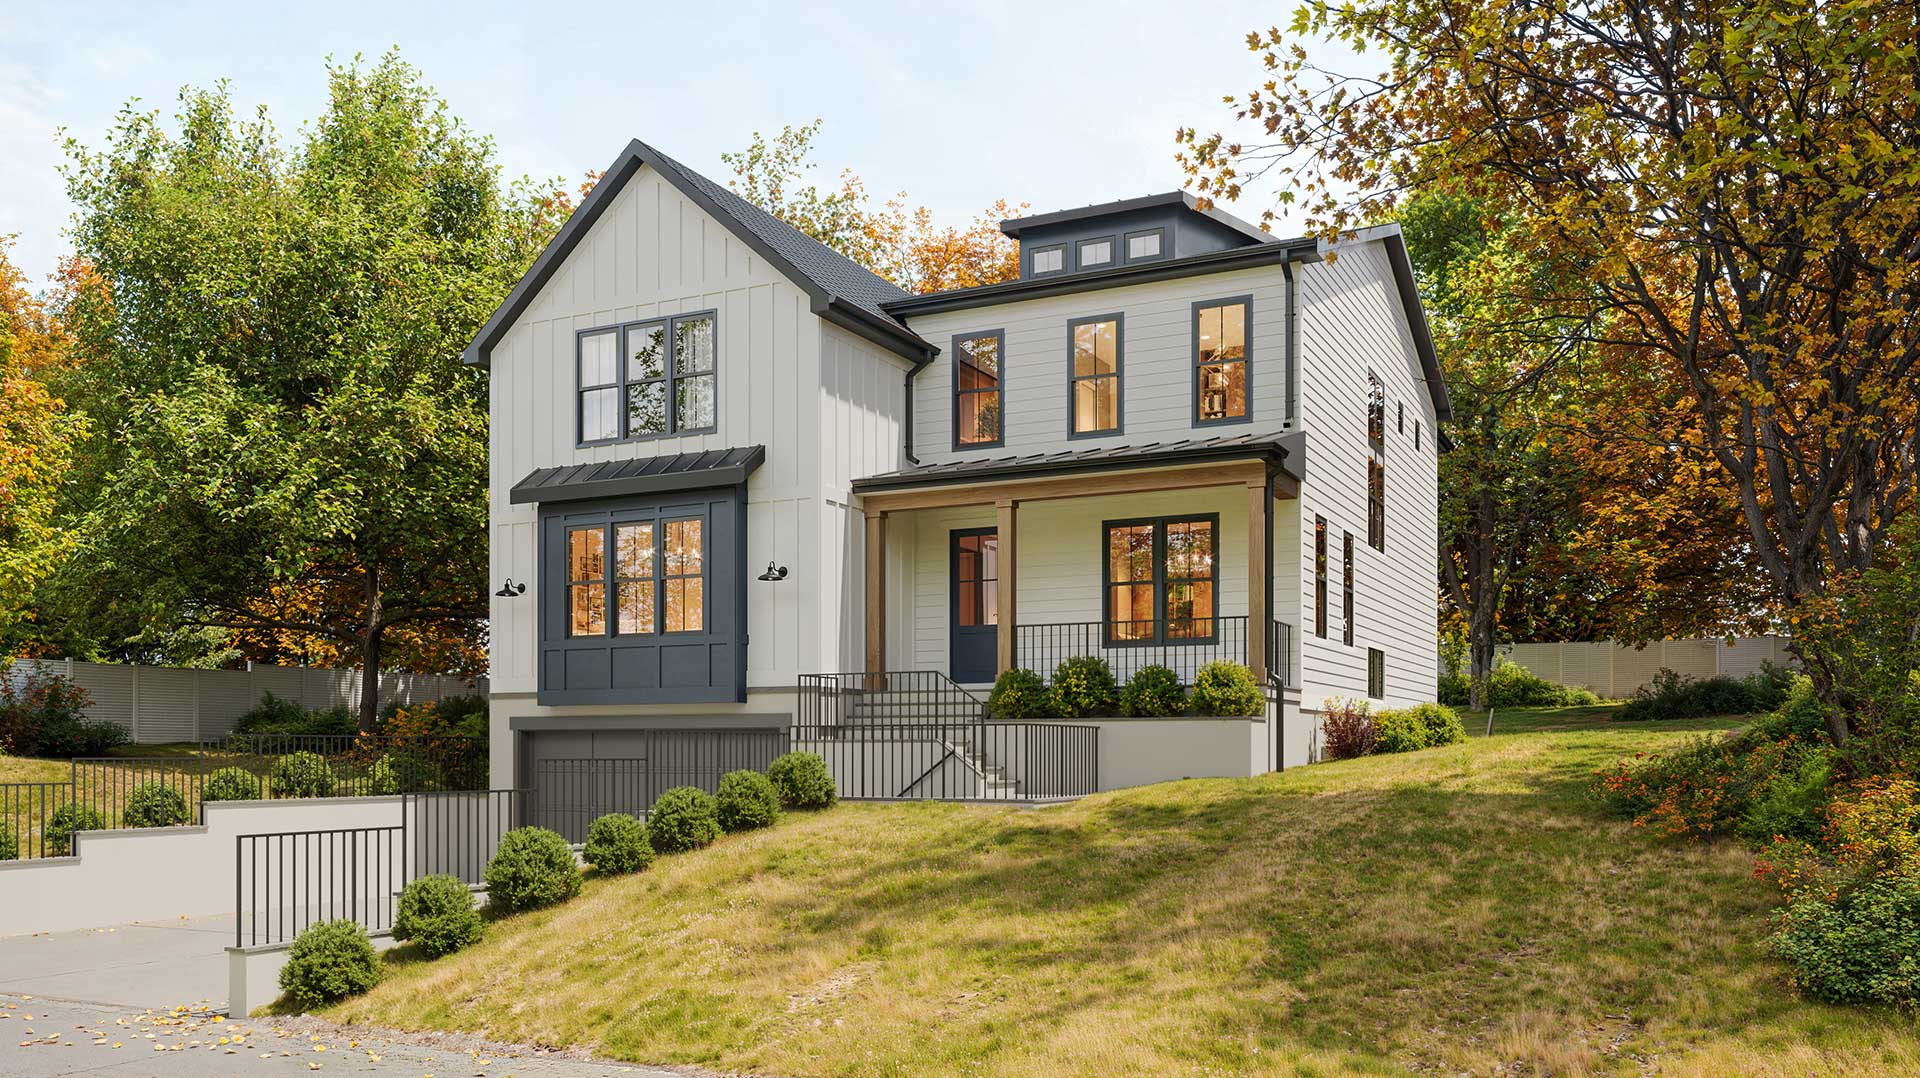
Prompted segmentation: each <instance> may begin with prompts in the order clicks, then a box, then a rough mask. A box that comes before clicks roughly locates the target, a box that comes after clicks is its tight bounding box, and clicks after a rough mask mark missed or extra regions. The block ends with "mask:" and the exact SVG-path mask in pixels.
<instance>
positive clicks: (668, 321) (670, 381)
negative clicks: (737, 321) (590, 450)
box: [573, 307, 720, 448]
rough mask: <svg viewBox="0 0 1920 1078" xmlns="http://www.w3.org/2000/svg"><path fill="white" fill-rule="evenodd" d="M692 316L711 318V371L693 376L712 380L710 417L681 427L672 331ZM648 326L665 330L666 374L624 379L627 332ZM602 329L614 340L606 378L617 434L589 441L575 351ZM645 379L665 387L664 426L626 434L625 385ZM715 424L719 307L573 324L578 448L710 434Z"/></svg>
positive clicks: (579, 361)
mask: <svg viewBox="0 0 1920 1078" xmlns="http://www.w3.org/2000/svg"><path fill="white" fill-rule="evenodd" d="M696 318H706V319H710V320H711V321H712V322H713V370H712V371H711V372H703V373H702V374H700V375H699V377H702V378H711V379H712V380H713V422H712V423H709V424H707V425H706V426H704V427H682V426H680V425H679V421H680V415H679V408H678V401H677V399H676V396H675V393H674V390H675V383H676V382H678V381H680V380H681V378H680V374H679V370H678V357H677V356H676V355H675V354H674V350H673V344H674V331H675V330H676V329H678V328H679V325H680V323H682V322H690V321H692V320H694V319H696ZM648 326H665V327H666V331H667V354H666V357H665V360H666V374H665V376H664V377H663V378H657V379H656V378H633V379H629V378H628V377H627V337H628V335H629V334H631V333H633V332H634V331H636V330H639V329H642V328H645V327H648ZM602 333H611V334H613V335H614V342H613V344H614V377H615V379H616V380H615V381H614V382H613V383H611V386H610V388H613V389H615V390H617V392H616V393H615V400H616V402H617V405H618V408H619V416H620V424H619V425H620V434H619V435H618V436H617V437H613V438H595V439H592V440H589V439H588V438H587V437H586V433H587V428H586V418H587V417H586V392H587V388H586V386H584V385H582V384H581V374H582V362H583V361H584V359H585V357H584V356H583V355H582V352H581V346H582V343H583V342H584V341H585V340H586V339H587V338H588V337H592V336H597V335H599V334H602ZM649 383H660V384H664V385H665V386H666V394H667V403H666V408H667V429H666V430H664V431H660V432H657V433H652V434H628V433H627V387H628V386H635V385H646V384H649ZM719 429H720V309H719V308H717V307H709V308H706V309H705V310H698V311H682V312H680V313H679V314H671V315H661V316H659V317H657V318H637V319H634V320H633V321H630V322H614V323H610V324H608V325H604V326H594V327H591V328H589V329H578V330H575V331H574V333H573V441H574V445H575V446H578V447H582V448H584V447H586V446H590V445H617V444H619V443H622V442H651V441H657V440H658V439H661V438H679V437H683V436H685V435H689V434H712V433H714V432H715V431H717V430H719Z"/></svg>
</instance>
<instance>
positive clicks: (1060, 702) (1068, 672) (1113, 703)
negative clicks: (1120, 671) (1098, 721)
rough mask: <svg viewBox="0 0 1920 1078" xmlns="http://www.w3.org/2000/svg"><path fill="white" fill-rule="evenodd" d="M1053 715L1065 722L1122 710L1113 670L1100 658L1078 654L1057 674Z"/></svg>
mask: <svg viewBox="0 0 1920 1078" xmlns="http://www.w3.org/2000/svg"><path fill="white" fill-rule="evenodd" d="M1050 696H1051V697H1052V701H1053V713H1054V714H1055V715H1057V716H1059V717H1060V718H1063V719H1080V718H1085V717H1087V716H1089V715H1111V714H1113V713H1114V712H1115V711H1117V710H1118V709H1119V707H1120V687H1119V685H1117V684H1116V683H1115V682H1114V680H1113V668H1112V667H1109V666H1108V665H1107V660H1105V659H1102V658H1100V657H1099V656H1097V655H1076V656H1074V657H1073V658H1071V659H1067V660H1065V661H1063V662H1062V663H1061V664H1060V665H1059V666H1058V667H1056V668H1054V671H1053V687H1052V690H1051V692H1050Z"/></svg>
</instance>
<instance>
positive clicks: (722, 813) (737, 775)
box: [714, 771, 780, 834]
mask: <svg viewBox="0 0 1920 1078" xmlns="http://www.w3.org/2000/svg"><path fill="white" fill-rule="evenodd" d="M714 800H715V801H716V802H718V806H717V807H718V815H719V819H720V829H721V830H723V831H725V832H727V833H728V834H734V833H737V832H740V831H752V830H753V829H755V828H758V827H770V826H772V825H773V822H774V821H775V820H777V819H779V818H780V794H779V793H778V792H776V791H775V790H774V788H773V783H772V781H770V780H769V779H768V778H767V777H766V776H765V775H762V774H761V773H760V772H758V771H729V772H727V773H726V774H724V775H722V776H720V792H719V793H718V794H716V795H714Z"/></svg>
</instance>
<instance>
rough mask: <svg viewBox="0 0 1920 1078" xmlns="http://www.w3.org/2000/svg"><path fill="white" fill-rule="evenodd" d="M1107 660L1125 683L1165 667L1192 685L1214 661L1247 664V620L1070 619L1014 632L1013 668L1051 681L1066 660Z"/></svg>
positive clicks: (1119, 679)
mask: <svg viewBox="0 0 1920 1078" xmlns="http://www.w3.org/2000/svg"><path fill="white" fill-rule="evenodd" d="M1089 655H1090V656H1097V657H1099V658H1102V659H1105V660H1106V661H1107V666H1108V667H1109V668H1111V669H1112V670H1113V676H1114V679H1115V680H1117V681H1119V682H1121V683H1122V684H1125V683H1126V681H1127V680H1128V679H1129V678H1131V677H1132V676H1133V675H1134V674H1136V673H1138V672H1139V671H1140V670H1141V669H1142V668H1143V667H1148V666H1164V667H1167V668H1168V669H1170V670H1172V671H1173V672H1174V674H1175V675H1177V676H1178V677H1179V678H1180V680H1181V682H1183V683H1186V684H1192V682H1193V677H1194V675H1195V674H1197V673H1199V672H1200V668H1201V667H1203V666H1205V665H1207V664H1208V663H1210V662H1221V661H1227V662H1236V663H1245V662H1246V661H1247V619H1246V617H1245V616H1244V615H1242V616H1235V617H1216V618H1196V619H1192V620H1189V621H1173V622H1154V621H1120V622H1112V621H1065V622H1050V623H1038V624H1020V625H1016V626H1014V631H1013V656H1014V657H1013V664H1014V665H1015V666H1023V667H1026V668H1027V669H1029V670H1032V671H1033V672H1034V673H1036V674H1039V675H1040V676H1041V677H1043V678H1045V679H1047V680H1049V681H1051V680H1052V679H1053V672H1054V670H1055V669H1056V668H1058V667H1059V665H1060V664H1061V663H1062V662H1065V661H1066V660H1068V659H1075V658H1080V657H1082V656H1089Z"/></svg>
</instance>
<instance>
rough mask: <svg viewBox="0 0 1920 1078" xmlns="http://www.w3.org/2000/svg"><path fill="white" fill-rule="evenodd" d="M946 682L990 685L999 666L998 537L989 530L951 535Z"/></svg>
mask: <svg viewBox="0 0 1920 1078" xmlns="http://www.w3.org/2000/svg"><path fill="white" fill-rule="evenodd" d="M950 574H951V575H950V579H951V580H952V581H953V599H952V602H951V603H950V604H949V606H950V616H949V618H948V621H949V623H950V624H949V627H948V639H949V640H951V641H952V645H951V653H950V654H949V656H948V676H950V677H952V678H953V680H955V681H958V682H960V683H962V684H968V685H971V684H976V683H984V682H989V681H992V680H993V678H994V675H995V674H996V673H997V672H998V669H997V668H998V666H999V639H1000V609H999V599H1000V597H999V591H998V588H999V581H1000V537H999V533H998V532H997V531H996V530H995V529H993V528H969V529H967V530H965V531H956V532H954V533H953V561H952V569H951V570H950Z"/></svg>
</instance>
